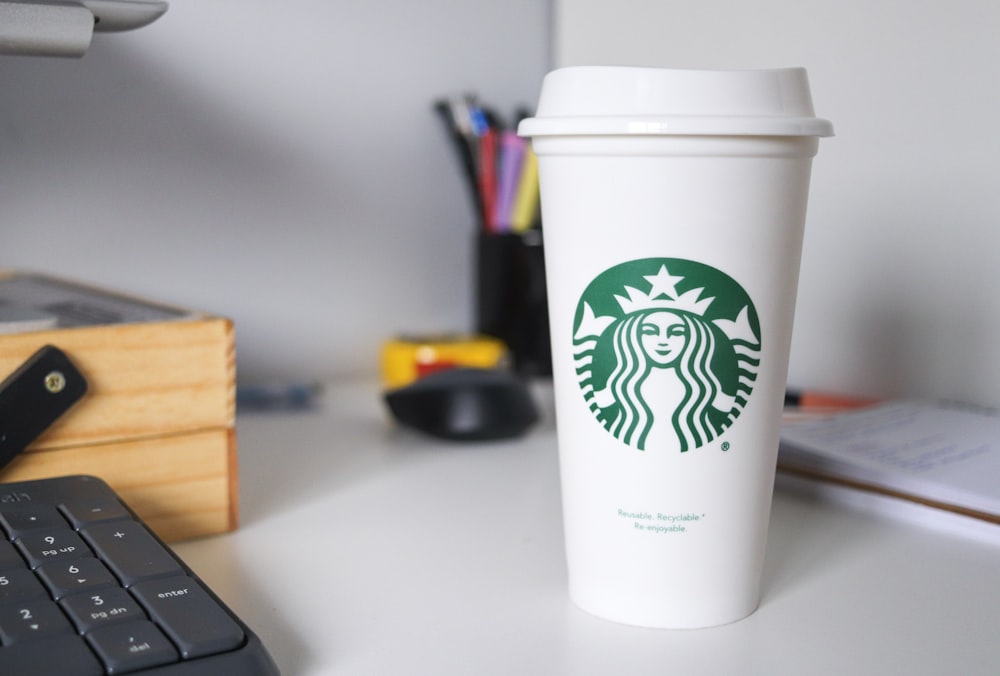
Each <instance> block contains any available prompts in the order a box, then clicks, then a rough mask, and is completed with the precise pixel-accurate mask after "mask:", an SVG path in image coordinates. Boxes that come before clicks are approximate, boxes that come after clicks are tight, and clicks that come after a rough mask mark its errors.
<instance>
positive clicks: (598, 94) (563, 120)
mask: <svg viewBox="0 0 1000 676" xmlns="http://www.w3.org/2000/svg"><path fill="white" fill-rule="evenodd" d="M518 133H519V134H520V135H521V136H567V135H608V134H611V135H623V134H626V135H627V134H647V135H711V136H716V135H724V136H832V135H833V125H832V124H831V123H830V122H829V121H827V120H822V119H818V118H817V117H816V116H815V114H814V112H813V106H812V96H811V95H810V93H809V82H808V79H807V76H806V71H805V69H804V68H779V69H771V70H678V69H664V68H632V67H624V66H574V67H569V68H560V69H558V70H554V71H552V72H551V73H549V74H548V75H546V76H545V79H544V81H543V82H542V93H541V96H540V98H539V101H538V111H537V113H536V114H535V117H532V118H528V119H526V120H523V121H522V122H521V124H520V125H519V126H518Z"/></svg>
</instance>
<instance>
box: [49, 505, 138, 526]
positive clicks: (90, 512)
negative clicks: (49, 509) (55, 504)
mask: <svg viewBox="0 0 1000 676" xmlns="http://www.w3.org/2000/svg"><path fill="white" fill-rule="evenodd" d="M59 508H60V510H61V511H62V513H63V514H64V515H65V516H66V518H68V519H69V521H70V523H72V524H73V526H74V527H75V528H83V527H84V526H87V525H89V524H93V523H100V522H101V521H111V520H113V519H131V518H132V515H131V514H129V511H128V510H127V509H125V507H124V506H123V505H122V503H120V502H118V501H117V500H115V499H114V498H76V499H73V498H70V499H68V500H66V501H65V502H63V503H62V504H61V505H60V506H59Z"/></svg>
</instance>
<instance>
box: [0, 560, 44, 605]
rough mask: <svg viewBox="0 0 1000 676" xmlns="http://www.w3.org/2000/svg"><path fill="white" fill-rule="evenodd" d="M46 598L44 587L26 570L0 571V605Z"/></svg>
mask: <svg viewBox="0 0 1000 676" xmlns="http://www.w3.org/2000/svg"><path fill="white" fill-rule="evenodd" d="M47 597H48V593H47V592H46V591H45V587H43V586H42V583H41V582H39V581H38V578H37V577H35V574H34V573H32V572H31V571H30V570H28V569H27V568H15V569H13V570H6V571H0V605H2V604H4V603H13V602H17V601H24V600H26V599H37V598H47Z"/></svg>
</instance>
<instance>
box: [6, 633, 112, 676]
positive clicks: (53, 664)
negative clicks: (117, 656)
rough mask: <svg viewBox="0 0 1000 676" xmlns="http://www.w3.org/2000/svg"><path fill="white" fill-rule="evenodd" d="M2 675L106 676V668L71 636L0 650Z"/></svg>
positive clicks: (14, 645) (31, 642)
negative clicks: (104, 675)
mask: <svg viewBox="0 0 1000 676" xmlns="http://www.w3.org/2000/svg"><path fill="white" fill-rule="evenodd" d="M0 673H2V674H4V676H6V675H7V674H11V676H13V675H14V674H30V675H31V676H103V674H104V668H103V667H102V666H101V663H100V662H99V661H98V660H97V657H96V656H95V655H94V653H93V652H92V651H91V650H90V648H88V647H87V643H86V641H84V640H83V639H82V638H81V637H79V636H74V635H71V634H69V635H65V636H58V637H55V638H48V639H43V640H38V641H24V642H21V643H15V644H13V645H8V646H4V647H3V648H0Z"/></svg>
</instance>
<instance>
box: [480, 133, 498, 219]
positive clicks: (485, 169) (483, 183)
mask: <svg viewBox="0 0 1000 676" xmlns="http://www.w3.org/2000/svg"><path fill="white" fill-rule="evenodd" d="M496 149H497V141H496V132H495V131H493V128H492V127H487V128H486V131H485V132H483V135H482V136H480V137H479V178H478V185H479V198H480V201H481V203H482V215H483V228H484V230H485V231H486V232H496V228H497V225H498V223H497V221H496V220H495V213H496V163H497V160H496Z"/></svg>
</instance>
